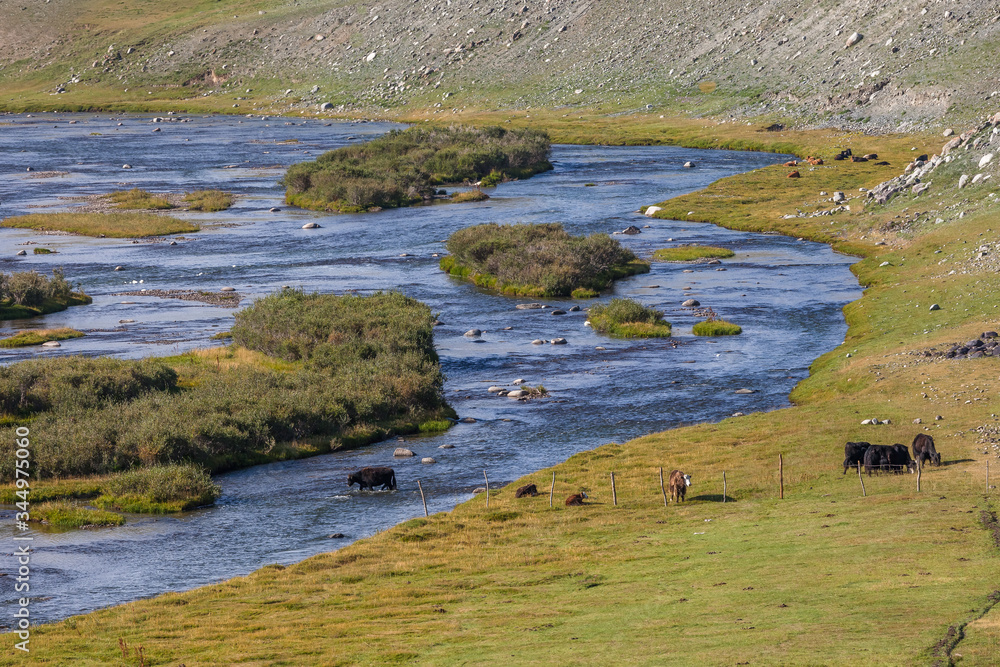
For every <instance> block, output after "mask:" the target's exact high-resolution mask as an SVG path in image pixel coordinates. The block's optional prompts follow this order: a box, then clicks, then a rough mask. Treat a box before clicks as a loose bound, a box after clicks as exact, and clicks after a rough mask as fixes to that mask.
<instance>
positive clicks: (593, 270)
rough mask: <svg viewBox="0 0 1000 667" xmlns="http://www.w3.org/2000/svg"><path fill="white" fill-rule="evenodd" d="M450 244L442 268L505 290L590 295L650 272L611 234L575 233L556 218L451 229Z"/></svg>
mask: <svg viewBox="0 0 1000 667" xmlns="http://www.w3.org/2000/svg"><path fill="white" fill-rule="evenodd" d="M447 247H448V251H449V252H450V253H451V254H450V255H449V256H447V257H445V258H443V259H442V260H441V268H442V270H445V271H447V272H448V273H450V274H451V275H453V276H458V277H461V278H469V279H471V280H472V281H473V282H475V283H476V284H477V285H479V286H481V287H485V288H488V289H495V290H498V291H500V292H503V293H505V294H518V295H525V296H550V297H552V296H570V295H579V296H582V297H584V298H586V297H589V296H594V295H596V293H597V292H599V291H600V290H602V289H606V288H607V287H608V286H610V285H611V283H612V282H613V281H615V280H617V279H618V278H623V277H625V276H629V275H633V274H636V273H644V272H646V271H649V264H648V263H646V262H642V261H639V260H638V259H636V257H635V255H634V254H632V252H631V251H629V250H626V249H625V248H622V246H621V244H620V243H618V241H616V240H614V239H612V238H611V237H610V236H608V235H607V234H591V235H590V236H586V237H584V236H571V235H570V234H569V233H568V232H566V230H564V229H563V227H562V225H560V224H558V223H543V224H517V225H498V224H496V223H490V224H485V225H475V226H472V227H466V228H465V229H460V230H458V231H457V232H455V233H454V234H452V235H451V237H449V239H448V245H447ZM580 289H583V290H587V291H585V292H581V291H577V290H580Z"/></svg>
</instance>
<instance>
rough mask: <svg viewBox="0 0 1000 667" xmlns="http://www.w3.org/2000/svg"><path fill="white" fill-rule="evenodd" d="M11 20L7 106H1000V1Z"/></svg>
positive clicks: (91, 6)
mask: <svg viewBox="0 0 1000 667" xmlns="http://www.w3.org/2000/svg"><path fill="white" fill-rule="evenodd" d="M0 15H2V16H4V21H3V22H2V24H0V92H2V93H7V94H2V95H0V103H2V104H3V105H4V106H6V107H7V108H18V105H20V106H22V107H23V106H24V105H25V104H29V103H30V102H31V100H35V104H38V103H40V102H44V101H48V102H49V103H51V104H56V103H57V101H58V103H63V104H72V103H74V98H76V99H77V100H86V99H89V98H87V96H86V95H85V94H84V93H81V90H84V91H85V90H86V89H88V88H90V89H93V90H97V89H100V90H101V93H100V95H99V96H98V98H99V99H98V101H100V100H101V99H104V100H108V101H113V100H116V99H122V100H129V99H133V100H136V101H147V100H148V99H157V98H159V97H163V96H166V97H172V98H177V97H178V96H187V97H190V98H194V97H200V96H204V95H216V96H223V97H225V101H226V103H227V104H226V106H227V107H229V108H239V109H240V110H263V109H265V108H268V109H270V110H272V111H280V110H288V109H290V108H310V107H311V108H315V106H316V105H320V104H323V103H328V104H329V105H331V107H332V109H333V110H335V111H336V110H347V109H358V108H360V109H367V110H381V109H390V110H391V109H398V108H399V107H403V106H404V105H409V106H408V107H406V108H408V109H412V108H414V107H432V108H435V109H437V110H438V111H439V112H440V113H448V112H449V111H451V110H454V109H463V108H466V107H474V108H509V107H516V108H525V107H531V106H545V107H562V106H565V107H568V108H573V107H578V106H579V107H601V108H602V109H605V110H608V111H615V110H629V109H640V108H646V107H648V110H649V111H650V112H657V111H659V112H679V111H689V112H693V113H699V114H710V115H716V116H723V117H728V116H732V117H733V118H742V117H747V116H761V115H770V116H772V117H785V118H789V119H790V120H795V119H799V120H804V121H808V122H809V123H810V124H815V125H824V124H827V125H838V126H847V127H850V126H856V127H863V128H865V129H878V130H910V129H914V128H920V127H924V126H927V125H935V124H936V123H937V122H938V121H939V119H941V118H943V117H961V118H973V117H976V116H977V115H979V114H981V113H982V112H983V110H984V108H985V107H986V105H987V104H988V102H989V100H990V98H991V97H993V96H997V95H1000V93H998V92H997V91H998V90H1000V78H998V74H1000V72H998V70H997V69H996V67H995V66H994V63H993V61H994V58H993V54H994V53H995V52H996V48H997V45H998V44H1000V3H997V2H995V1H994V0H990V1H988V2H984V1H983V0H919V1H917V2H912V3H910V2H907V3H899V2H890V1H888V0H880V1H875V2H868V3H860V2H841V3H833V2H828V1H825V0H805V1H804V2H803V1H793V0H764V1H763V2H755V3H747V2H740V1H738V0H708V1H707V2H701V3H693V2H670V3H664V2H660V1H658V0H629V2H624V1H622V0H602V1H600V2H598V1H596V0H465V1H462V2H459V1H458V0H454V1H453V0H417V1H415V2H414V1H412V0H409V1H404V0H382V1H381V2H361V3H357V2H353V1H352V2H348V1H347V0H332V1H322V2H321V1H318V0H296V1H292V2H287V1H285V2H274V1H268V0H256V1H249V0H217V1H214V2H212V1H205V0H177V2H173V3H167V4H164V3H152V2H148V1H144V0H127V1H126V2H123V3H120V4H118V5H112V4H111V3H110V2H109V0H16V1H15V0H0ZM60 89H62V90H64V91H66V92H64V93H57V92H56V91H57V90H60ZM248 89H249V92H248ZM126 90H129V91H131V92H126ZM40 93H46V94H51V96H49V95H46V94H40ZM91 101H93V100H91ZM993 101H994V102H996V100H993ZM438 105H440V106H438Z"/></svg>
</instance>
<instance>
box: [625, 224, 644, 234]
mask: <svg viewBox="0 0 1000 667" xmlns="http://www.w3.org/2000/svg"><path fill="white" fill-rule="evenodd" d="M622 234H628V235H630V236H634V235H635V234H642V230H641V229H639V228H638V227H636V226H635V225H629V226H628V227H626V228H625V229H623V230H622Z"/></svg>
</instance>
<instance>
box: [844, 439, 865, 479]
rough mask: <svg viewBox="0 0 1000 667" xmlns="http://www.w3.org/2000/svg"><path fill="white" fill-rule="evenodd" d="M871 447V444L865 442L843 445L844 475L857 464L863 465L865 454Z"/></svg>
mask: <svg viewBox="0 0 1000 667" xmlns="http://www.w3.org/2000/svg"><path fill="white" fill-rule="evenodd" d="M869 447H871V443H867V442H849V443H847V444H846V445H844V473H843V474H845V475H846V474H847V469H848V468H856V467H858V464H859V463H864V460H865V452H867V451H868V448H869Z"/></svg>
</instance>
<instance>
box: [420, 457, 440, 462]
mask: <svg viewBox="0 0 1000 667" xmlns="http://www.w3.org/2000/svg"><path fill="white" fill-rule="evenodd" d="M420 462H421V463H437V461H435V460H434V459H432V458H431V457H429V456H425V457H424V458H422V459H420Z"/></svg>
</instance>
